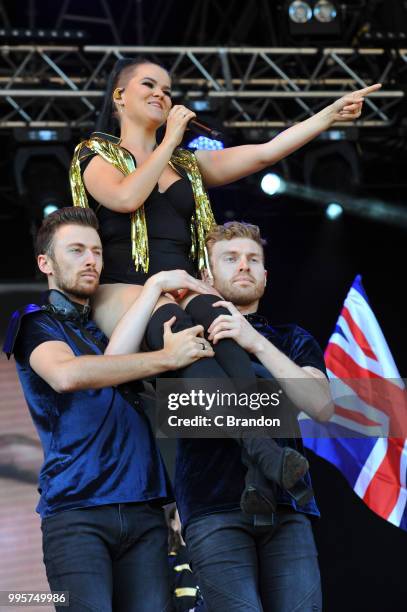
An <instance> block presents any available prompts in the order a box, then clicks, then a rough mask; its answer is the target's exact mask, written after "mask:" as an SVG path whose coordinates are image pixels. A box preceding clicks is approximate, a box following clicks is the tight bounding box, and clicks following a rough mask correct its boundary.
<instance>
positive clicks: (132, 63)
mask: <svg viewBox="0 0 407 612" xmlns="http://www.w3.org/2000/svg"><path fill="white" fill-rule="evenodd" d="M143 64H155V65H156V66H160V68H163V69H164V70H166V71H167V72H168V69H167V68H166V67H165V66H163V64H161V63H159V62H156V61H155V60H154V59H150V58H148V57H141V56H139V57H134V58H122V59H119V60H117V62H116V63H115V65H114V66H113V69H112V72H111V73H110V76H109V78H108V81H107V86H106V92H105V96H104V98H103V105H102V108H101V110H100V113H99V116H98V118H97V120H96V127H95V129H96V131H97V132H105V133H107V134H113V135H116V134H117V132H118V129H119V122H118V119H117V114H116V109H115V106H114V103H113V92H114V90H115V89H116V87H117V86H118V84H119V80H120V77H121V76H122V75H123V73H124V72H127V71H128V72H132V71H133V70H134V69H135V68H137V67H138V66H141V65H143Z"/></svg>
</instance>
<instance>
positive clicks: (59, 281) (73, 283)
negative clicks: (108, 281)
mask: <svg viewBox="0 0 407 612" xmlns="http://www.w3.org/2000/svg"><path fill="white" fill-rule="evenodd" d="M54 279H55V284H56V286H57V287H58V289H59V290H60V291H62V292H63V293H66V294H68V295H70V296H72V297H73V298H78V299H80V300H87V299H88V298H90V297H91V296H92V295H93V294H94V293H95V291H96V289H97V284H96V286H95V285H93V286H88V287H87V286H81V285H80V284H79V281H78V279H77V278H76V277H74V278H69V276H67V275H64V274H62V272H61V269H60V267H59V266H58V264H57V263H56V262H54Z"/></svg>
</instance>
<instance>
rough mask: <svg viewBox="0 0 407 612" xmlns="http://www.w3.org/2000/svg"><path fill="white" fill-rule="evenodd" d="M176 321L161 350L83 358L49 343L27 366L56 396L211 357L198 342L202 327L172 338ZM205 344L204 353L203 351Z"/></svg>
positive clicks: (57, 343)
mask: <svg viewBox="0 0 407 612" xmlns="http://www.w3.org/2000/svg"><path fill="white" fill-rule="evenodd" d="M174 321H175V317H173V318H172V319H171V320H170V321H167V322H166V323H165V324H164V348H163V349H162V350H160V351H153V352H150V353H137V354H131V355H83V356H80V357H77V356H75V355H74V353H73V352H72V350H71V348H70V347H69V346H68V344H66V343H65V342H61V341H48V342H43V343H42V344H40V345H39V346H37V347H36V348H35V349H34V350H33V352H32V353H31V356H30V366H31V367H32V369H33V370H34V371H35V372H36V373H37V374H38V376H40V377H41V378H42V379H44V380H45V381H46V382H47V383H48V384H49V385H50V386H51V387H52V388H53V389H54V390H55V391H57V392H58V393H70V392H73V391H80V390H82V389H101V388H103V387H110V386H115V385H120V384H122V383H126V382H130V381H132V380H137V379H142V378H148V377H150V376H155V375H157V374H161V373H163V372H166V371H169V370H177V369H179V368H183V367H186V366H187V365H189V364H190V363H193V362H194V361H197V360H198V359H200V358H201V357H212V356H213V354H214V353H213V351H212V349H211V347H210V345H209V343H208V342H207V341H206V340H203V339H202V338H199V334H201V333H202V329H203V328H202V326H201V325H196V326H195V327H191V328H190V329H186V330H184V331H181V332H178V333H175V334H173V333H172V331H171V325H172V324H173V323H174ZM203 343H205V345H206V350H205V351H203V350H202V344H203Z"/></svg>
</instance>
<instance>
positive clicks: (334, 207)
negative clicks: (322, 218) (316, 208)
mask: <svg viewBox="0 0 407 612" xmlns="http://www.w3.org/2000/svg"><path fill="white" fill-rule="evenodd" d="M342 213H343V208H342V206H341V205H340V204H337V202H331V203H330V204H328V206H327V207H326V210H325V214H326V216H327V217H328V219H330V220H331V221H335V219H338V218H339V217H340V216H341V215H342Z"/></svg>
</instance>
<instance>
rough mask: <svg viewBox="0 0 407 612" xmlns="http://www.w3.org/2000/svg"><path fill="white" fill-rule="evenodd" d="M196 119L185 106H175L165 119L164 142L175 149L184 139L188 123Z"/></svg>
mask: <svg viewBox="0 0 407 612" xmlns="http://www.w3.org/2000/svg"><path fill="white" fill-rule="evenodd" d="M194 117H196V114H195V113H194V112H193V111H191V110H189V108H187V107H186V106H182V105H181V104H177V105H175V106H173V107H172V109H171V110H170V112H169V114H168V117H167V125H166V129H165V135H164V140H165V141H167V142H170V143H171V144H172V146H173V147H174V148H175V147H177V146H178V145H179V144H180V142H181V141H182V139H183V137H184V133H185V130H186V128H187V125H188V122H189V121H191V119H193V118H194Z"/></svg>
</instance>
